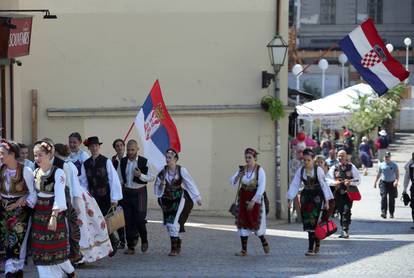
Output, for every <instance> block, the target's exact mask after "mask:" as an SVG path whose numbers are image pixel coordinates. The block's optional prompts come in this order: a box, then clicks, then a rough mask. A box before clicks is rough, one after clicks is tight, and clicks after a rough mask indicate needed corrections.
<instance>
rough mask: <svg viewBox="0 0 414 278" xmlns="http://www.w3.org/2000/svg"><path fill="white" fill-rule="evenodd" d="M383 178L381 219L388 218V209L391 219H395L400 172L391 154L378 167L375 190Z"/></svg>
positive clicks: (380, 185) (381, 186)
mask: <svg viewBox="0 0 414 278" xmlns="http://www.w3.org/2000/svg"><path fill="white" fill-rule="evenodd" d="M381 176H382V178H381V180H380V183H379V188H380V194H381V217H382V218H384V219H385V218H387V207H388V209H389V212H390V218H394V211H395V198H397V197H398V192H397V186H398V183H399V179H400V172H399V170H398V165H397V163H395V162H393V161H391V153H390V152H386V153H385V156H384V162H381V163H380V165H379V167H378V174H377V177H376V178H375V182H374V188H377V182H378V180H379V179H380V177H381ZM387 196H388V197H387ZM387 198H388V199H387Z"/></svg>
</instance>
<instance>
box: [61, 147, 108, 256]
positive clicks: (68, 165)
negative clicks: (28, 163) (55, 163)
mask: <svg viewBox="0 0 414 278" xmlns="http://www.w3.org/2000/svg"><path fill="white" fill-rule="evenodd" d="M55 149H56V153H55V157H56V158H59V159H62V160H63V161H64V165H63V170H64V172H65V175H66V186H67V187H68V188H69V191H70V197H71V198H70V200H71V205H72V207H73V208H74V209H75V210H76V212H77V221H76V224H77V225H78V226H79V229H80V242H79V245H80V252H81V253H82V260H81V261H79V263H92V262H95V261H97V260H99V259H102V258H104V257H106V256H108V254H109V253H111V252H112V251H113V250H112V245H111V242H110V240H109V235H108V231H107V228H106V223H105V218H104V217H103V215H102V213H101V211H100V209H99V207H98V204H97V203H96V201H95V199H94V198H93V197H92V196H91V195H90V194H89V193H88V192H87V191H86V190H85V189H84V188H83V187H82V186H81V185H80V183H79V178H78V169H77V168H76V166H75V164H73V163H72V162H71V161H70V160H69V159H68V156H69V154H70V150H69V147H68V146H67V145H63V144H55Z"/></svg>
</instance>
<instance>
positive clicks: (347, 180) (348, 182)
mask: <svg viewBox="0 0 414 278" xmlns="http://www.w3.org/2000/svg"><path fill="white" fill-rule="evenodd" d="M338 160H339V164H337V165H334V166H332V167H331V169H329V172H328V175H327V182H328V185H329V186H334V187H335V192H334V196H335V204H336V210H337V211H338V212H339V215H340V217H341V227H342V231H341V235H340V236H339V237H340V238H349V226H350V225H351V215H352V213H351V209H352V203H353V201H352V200H351V199H349V197H348V194H347V190H348V187H349V186H358V185H359V183H360V176H359V172H358V169H357V168H356V167H355V165H354V164H352V163H351V162H350V161H348V159H347V154H346V152H345V151H344V150H340V151H339V152H338Z"/></svg>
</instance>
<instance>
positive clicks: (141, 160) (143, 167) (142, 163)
mask: <svg viewBox="0 0 414 278" xmlns="http://www.w3.org/2000/svg"><path fill="white" fill-rule="evenodd" d="M147 161H148V160H147V159H146V158H145V157H143V156H138V161H137V167H138V169H139V170H140V171H141V173H143V174H144V175H146V174H148V167H147ZM127 165H128V157H124V158H122V159H121V164H120V167H121V177H122V184H126V183H127V176H126V167H127ZM133 181H134V182H135V183H138V184H147V182H144V181H141V180H140V179H139V178H137V177H135V176H134V178H133Z"/></svg>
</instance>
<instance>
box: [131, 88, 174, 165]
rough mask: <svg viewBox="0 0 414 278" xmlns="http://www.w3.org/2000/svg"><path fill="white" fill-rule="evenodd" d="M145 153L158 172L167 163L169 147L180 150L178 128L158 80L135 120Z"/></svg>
mask: <svg viewBox="0 0 414 278" xmlns="http://www.w3.org/2000/svg"><path fill="white" fill-rule="evenodd" d="M134 124H135V127H136V129H137V132H138V135H139V140H140V143H141V144H140V145H141V146H142V150H143V154H144V156H145V157H146V158H147V159H148V162H149V166H150V170H151V172H153V171H156V173H158V172H159V171H161V169H162V168H163V167H164V165H165V163H166V162H165V152H166V151H167V150H168V149H169V148H173V149H174V150H175V151H177V152H180V149H181V146H180V138H179V137H178V132H177V128H176V127H175V124H174V122H173V120H172V119H171V117H170V115H169V114H168V110H167V107H166V106H165V103H164V100H163V99H162V93H161V88H160V84H159V82H158V80H156V81H155V83H154V85H153V87H152V89H151V92H150V93H149V95H148V97H147V99H146V100H145V102H144V104H143V105H142V108H141V110H139V112H138V115H137V116H136V118H135V121H134Z"/></svg>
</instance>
